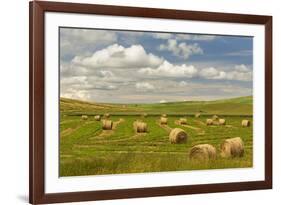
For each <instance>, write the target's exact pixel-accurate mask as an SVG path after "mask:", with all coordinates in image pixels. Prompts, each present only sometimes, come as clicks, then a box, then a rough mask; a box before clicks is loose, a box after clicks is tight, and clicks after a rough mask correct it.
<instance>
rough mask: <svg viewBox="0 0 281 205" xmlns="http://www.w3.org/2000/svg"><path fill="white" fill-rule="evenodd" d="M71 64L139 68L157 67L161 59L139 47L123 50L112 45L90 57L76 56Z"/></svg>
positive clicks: (123, 48) (134, 46) (93, 66)
mask: <svg viewBox="0 0 281 205" xmlns="http://www.w3.org/2000/svg"><path fill="white" fill-rule="evenodd" d="M72 62H73V63H74V64H76V65H80V66H86V67H90V68H141V67H147V66H149V67H156V66H159V65H160V64H161V63H162V62H163V59H162V58H159V57H158V56H155V55H153V54H151V53H147V52H146V51H145V50H144V48H143V47H142V46H141V45H132V46H130V47H128V48H125V47H123V46H121V45H118V44H113V45H111V46H108V47H106V48H104V49H102V50H99V51H96V52H95V53H93V54H92V55H91V56H90V57H84V56H76V57H75V58H74V59H73V60H72Z"/></svg>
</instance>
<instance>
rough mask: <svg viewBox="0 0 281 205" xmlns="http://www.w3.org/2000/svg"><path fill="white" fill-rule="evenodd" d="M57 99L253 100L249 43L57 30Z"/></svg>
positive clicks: (212, 37) (209, 37) (242, 38)
mask: <svg viewBox="0 0 281 205" xmlns="http://www.w3.org/2000/svg"><path fill="white" fill-rule="evenodd" d="M59 35H60V36H59V37H60V45H59V47H60V48H59V49H60V96H61V97H65V98H72V99H79V100H84V101H93V102H105V103H164V102H174V101H189V100H213V99H223V98H232V97H240V96H249V95H252V83H253V79H252V73H253V37H247V36H222V35H206V34H205V35H203V34H187V33H161V32H144V31H120V30H97V29H82V28H64V27H62V28H60V30H59Z"/></svg>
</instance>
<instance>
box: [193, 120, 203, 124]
mask: <svg viewBox="0 0 281 205" xmlns="http://www.w3.org/2000/svg"><path fill="white" fill-rule="evenodd" d="M194 121H195V122H196V123H197V124H198V125H206V123H204V122H202V121H200V120H194Z"/></svg>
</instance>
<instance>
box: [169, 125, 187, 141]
mask: <svg viewBox="0 0 281 205" xmlns="http://www.w3.org/2000/svg"><path fill="white" fill-rule="evenodd" d="M187 137H188V136H187V134H186V132H185V131H184V130H183V129H181V128H174V129H172V131H171V132H170V135H169V140H170V142H171V143H172V144H179V143H186V141H187Z"/></svg>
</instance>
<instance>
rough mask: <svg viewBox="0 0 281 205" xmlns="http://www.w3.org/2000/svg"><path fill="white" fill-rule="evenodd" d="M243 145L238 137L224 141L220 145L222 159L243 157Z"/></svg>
mask: <svg viewBox="0 0 281 205" xmlns="http://www.w3.org/2000/svg"><path fill="white" fill-rule="evenodd" d="M243 155H244V143H243V141H242V139H241V138H240V137H235V138H231V139H226V140H225V141H224V142H223V143H222V144H221V156H222V157H243Z"/></svg>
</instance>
